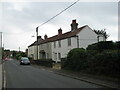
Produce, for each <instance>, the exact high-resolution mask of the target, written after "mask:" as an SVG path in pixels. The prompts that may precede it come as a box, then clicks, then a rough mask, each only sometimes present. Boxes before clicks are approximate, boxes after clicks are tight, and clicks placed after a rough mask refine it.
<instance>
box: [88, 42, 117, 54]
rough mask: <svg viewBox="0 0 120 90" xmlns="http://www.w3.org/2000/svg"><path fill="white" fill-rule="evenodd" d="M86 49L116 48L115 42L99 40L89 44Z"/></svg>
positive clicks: (102, 49)
mask: <svg viewBox="0 0 120 90" xmlns="http://www.w3.org/2000/svg"><path fill="white" fill-rule="evenodd" d="M87 50H98V51H100V52H101V51H104V50H117V44H116V43H114V42H112V41H101V42H98V43H94V44H91V45H89V46H88V47H87Z"/></svg>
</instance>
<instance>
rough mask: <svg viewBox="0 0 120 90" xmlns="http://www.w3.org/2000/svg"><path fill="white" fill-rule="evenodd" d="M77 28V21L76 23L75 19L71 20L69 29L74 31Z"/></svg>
mask: <svg viewBox="0 0 120 90" xmlns="http://www.w3.org/2000/svg"><path fill="white" fill-rule="evenodd" d="M77 28H78V23H76V19H74V20H72V24H71V31H75V30H76V29H77Z"/></svg>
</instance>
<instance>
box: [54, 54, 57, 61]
mask: <svg viewBox="0 0 120 90" xmlns="http://www.w3.org/2000/svg"><path fill="white" fill-rule="evenodd" d="M54 60H55V61H57V53H54Z"/></svg>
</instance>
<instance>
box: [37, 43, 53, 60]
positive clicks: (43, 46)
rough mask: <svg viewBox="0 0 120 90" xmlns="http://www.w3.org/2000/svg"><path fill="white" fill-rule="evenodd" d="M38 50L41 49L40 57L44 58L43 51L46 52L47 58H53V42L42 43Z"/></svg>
mask: <svg viewBox="0 0 120 90" xmlns="http://www.w3.org/2000/svg"><path fill="white" fill-rule="evenodd" d="M38 50H39V54H38V59H43V57H42V51H44V52H45V58H46V59H51V58H52V54H51V53H52V50H51V42H48V43H44V44H40V45H39V47H38Z"/></svg>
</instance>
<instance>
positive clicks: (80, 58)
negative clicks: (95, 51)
mask: <svg viewBox="0 0 120 90" xmlns="http://www.w3.org/2000/svg"><path fill="white" fill-rule="evenodd" d="M85 57H86V51H85V49H83V48H75V49H72V50H71V51H70V52H69V53H68V55H67V58H66V60H65V61H64V64H62V65H63V67H64V68H67V69H74V70H82V69H83V68H85V67H86V63H85V61H86V59H85Z"/></svg>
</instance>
